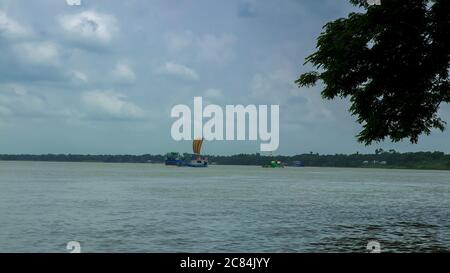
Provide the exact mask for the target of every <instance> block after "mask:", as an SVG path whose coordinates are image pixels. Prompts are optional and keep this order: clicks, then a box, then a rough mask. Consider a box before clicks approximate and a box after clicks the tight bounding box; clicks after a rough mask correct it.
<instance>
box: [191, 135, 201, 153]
mask: <svg viewBox="0 0 450 273" xmlns="http://www.w3.org/2000/svg"><path fill="white" fill-rule="evenodd" d="M202 144H203V139H195V140H194V142H193V143H192V150H194V154H196V155H199V154H200V151H201V150H202Z"/></svg>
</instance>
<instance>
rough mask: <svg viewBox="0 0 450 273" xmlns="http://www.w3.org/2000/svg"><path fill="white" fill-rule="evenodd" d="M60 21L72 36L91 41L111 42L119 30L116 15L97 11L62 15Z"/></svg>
mask: <svg viewBox="0 0 450 273" xmlns="http://www.w3.org/2000/svg"><path fill="white" fill-rule="evenodd" d="M59 23H60V25H61V27H62V29H63V30H64V31H65V32H66V34H67V35H69V37H70V38H73V39H82V40H86V41H91V42H100V43H109V42H110V41H111V40H112V39H113V37H114V36H115V34H116V33H117V32H118V26H117V20H116V18H115V17H114V16H112V15H109V14H103V13H98V12H95V11H83V12H81V13H77V14H72V15H64V16H61V17H59Z"/></svg>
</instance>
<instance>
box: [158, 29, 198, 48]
mask: <svg viewBox="0 0 450 273" xmlns="http://www.w3.org/2000/svg"><path fill="white" fill-rule="evenodd" d="M164 38H165V41H166V44H167V47H168V48H169V49H170V50H182V49H185V48H187V47H189V46H190V45H192V43H193V40H194V35H193V34H192V32H190V31H185V32H181V33H174V32H171V33H167V34H166V35H165V37H164Z"/></svg>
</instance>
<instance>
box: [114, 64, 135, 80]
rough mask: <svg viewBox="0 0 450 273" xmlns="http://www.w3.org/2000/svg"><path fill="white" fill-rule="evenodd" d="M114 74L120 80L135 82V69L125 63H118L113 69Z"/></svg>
mask: <svg viewBox="0 0 450 273" xmlns="http://www.w3.org/2000/svg"><path fill="white" fill-rule="evenodd" d="M113 76H114V77H115V78H116V79H117V80H119V81H125V82H134V81H135V80H136V74H135V73H134V71H133V69H132V68H131V67H130V66H129V65H128V64H125V63H118V64H117V65H116V67H115V68H114V70H113Z"/></svg>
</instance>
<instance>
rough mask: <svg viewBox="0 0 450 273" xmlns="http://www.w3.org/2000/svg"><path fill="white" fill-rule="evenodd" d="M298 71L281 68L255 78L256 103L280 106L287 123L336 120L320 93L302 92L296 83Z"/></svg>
mask: <svg viewBox="0 0 450 273" xmlns="http://www.w3.org/2000/svg"><path fill="white" fill-rule="evenodd" d="M292 79H295V72H293V71H292V70H291V69H289V68H288V67H279V68H278V69H275V70H273V71H272V72H270V73H259V74H256V75H254V77H253V79H252V81H251V83H250V90H251V97H252V98H253V99H255V100H257V101H261V102H268V101H270V102H271V103H274V104H279V105H280V108H281V111H282V113H284V114H283V115H282V118H283V119H284V120H285V121H287V122H288V123H291V122H292V123H298V122H321V121H329V120H332V119H333V113H332V111H331V110H330V109H328V108H327V105H326V104H325V102H324V100H323V99H322V97H321V95H320V92H319V91H317V90H307V89H299V88H298V87H297V86H296V85H295V83H294V81H293V80H292Z"/></svg>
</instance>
